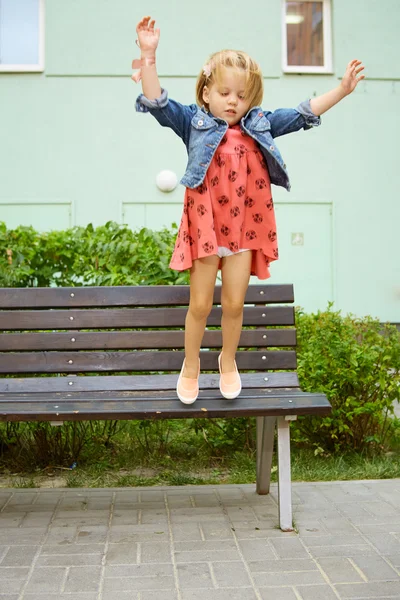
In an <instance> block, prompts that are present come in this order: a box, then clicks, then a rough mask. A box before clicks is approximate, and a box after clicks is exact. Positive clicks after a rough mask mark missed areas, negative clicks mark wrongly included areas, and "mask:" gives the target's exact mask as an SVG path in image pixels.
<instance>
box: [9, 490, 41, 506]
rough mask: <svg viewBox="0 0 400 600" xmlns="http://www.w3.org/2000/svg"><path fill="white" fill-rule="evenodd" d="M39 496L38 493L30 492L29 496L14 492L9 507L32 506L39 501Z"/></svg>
mask: <svg viewBox="0 0 400 600" xmlns="http://www.w3.org/2000/svg"><path fill="white" fill-rule="evenodd" d="M37 496H38V493H37V492H28V493H27V494H21V493H18V492H14V494H13V495H12V497H11V498H10V500H9V502H8V504H7V506H18V505H19V504H26V505H30V504H33V502H34V501H35V500H36V499H37Z"/></svg>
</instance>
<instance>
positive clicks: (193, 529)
mask: <svg viewBox="0 0 400 600" xmlns="http://www.w3.org/2000/svg"><path fill="white" fill-rule="evenodd" d="M205 525H206V524H205V523H201V525H200V524H199V523H185V524H184V525H179V524H178V523H173V524H172V525H171V530H172V537H173V538H174V541H175V542H178V541H184V542H185V541H188V542H189V541H190V542H195V541H201V540H203V537H202V535H201V534H202V531H201V529H202V530H203V531H204V530H205ZM207 525H209V526H210V527H211V528H213V529H214V528H215V530H216V531H217V530H218V529H219V528H223V529H225V530H226V529H227V527H226V525H224V524H219V523H207ZM200 527H201V529H200ZM204 535H205V534H204Z"/></svg>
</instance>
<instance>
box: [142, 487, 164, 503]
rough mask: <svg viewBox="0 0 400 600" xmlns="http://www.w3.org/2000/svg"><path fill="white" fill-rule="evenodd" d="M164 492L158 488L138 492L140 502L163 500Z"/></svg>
mask: <svg viewBox="0 0 400 600" xmlns="http://www.w3.org/2000/svg"><path fill="white" fill-rule="evenodd" d="M164 500H165V492H162V491H158V490H144V491H141V492H140V502H164Z"/></svg>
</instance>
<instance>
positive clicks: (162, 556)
mask: <svg viewBox="0 0 400 600" xmlns="http://www.w3.org/2000/svg"><path fill="white" fill-rule="evenodd" d="M171 561H172V557H171V546H170V544H169V542H141V544H140V562H142V563H160V562H161V563H166V562H171Z"/></svg>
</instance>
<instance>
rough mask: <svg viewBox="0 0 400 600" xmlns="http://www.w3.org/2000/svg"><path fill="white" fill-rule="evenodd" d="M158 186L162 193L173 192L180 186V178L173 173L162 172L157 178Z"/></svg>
mask: <svg viewBox="0 0 400 600" xmlns="http://www.w3.org/2000/svg"><path fill="white" fill-rule="evenodd" d="M156 184H157V187H158V189H159V190H161V191H162V192H172V190H174V189H175V188H176V186H177V185H178V178H177V176H176V175H175V173H174V172H173V171H160V172H159V174H158V175H157V177H156Z"/></svg>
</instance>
